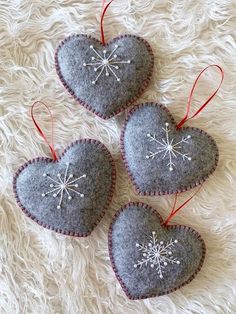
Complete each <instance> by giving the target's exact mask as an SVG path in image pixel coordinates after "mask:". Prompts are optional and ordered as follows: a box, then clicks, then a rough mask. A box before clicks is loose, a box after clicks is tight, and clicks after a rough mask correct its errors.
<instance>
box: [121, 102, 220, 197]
mask: <svg viewBox="0 0 236 314" xmlns="http://www.w3.org/2000/svg"><path fill="white" fill-rule="evenodd" d="M121 151H122V156H123V159H124V162H125V166H126V169H127V171H128V173H129V175H130V177H131V180H132V182H133V184H134V186H135V188H136V190H137V192H138V193H139V194H141V195H163V194H172V193H177V192H183V191H186V190H189V189H191V188H194V187H195V186H197V185H199V184H201V183H203V182H204V181H205V180H206V179H207V178H208V177H209V175H210V174H211V173H213V171H214V170H215V168H216V166H217V163H218V148H217V145H216V143H215V141H214V139H213V138H212V137H211V136H210V135H208V134H207V133H206V132H204V131H203V130H201V129H197V128H192V127H182V128H180V129H178V128H177V125H176V123H175V121H174V119H173V117H172V115H171V114H170V112H169V110H168V109H167V108H166V107H164V106H162V105H159V104H156V103H146V104H141V105H139V106H136V107H134V108H133V109H132V110H131V111H130V112H129V114H128V117H127V119H126V122H125V123H124V126H123V130H122V135H121Z"/></svg>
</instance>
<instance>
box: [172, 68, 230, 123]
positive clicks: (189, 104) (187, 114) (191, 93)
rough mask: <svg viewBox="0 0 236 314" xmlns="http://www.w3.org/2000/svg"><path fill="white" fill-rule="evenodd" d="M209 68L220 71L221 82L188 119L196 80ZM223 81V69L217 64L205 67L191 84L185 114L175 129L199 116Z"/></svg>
mask: <svg viewBox="0 0 236 314" xmlns="http://www.w3.org/2000/svg"><path fill="white" fill-rule="evenodd" d="M211 67H216V68H218V69H219V70H220V74H221V81H220V84H219V86H218V88H217V89H216V90H215V92H214V93H213V94H212V95H211V96H210V97H209V98H208V99H207V101H206V102H204V104H203V105H202V106H201V107H200V108H199V109H198V110H197V111H196V112H195V113H194V114H193V115H192V116H191V117H190V118H189V112H190V107H191V102H192V98H193V93H194V90H195V87H196V85H197V82H198V80H199V79H200V77H201V76H202V74H203V73H204V72H205V71H206V70H208V69H209V68H211ZM223 80H224V71H223V69H222V68H221V67H220V66H219V65H217V64H213V65H209V66H208V67H206V68H205V69H204V70H202V71H201V73H200V74H199V75H198V77H197V78H196V80H195V82H194V84H193V87H192V89H191V92H190V95H189V98H188V102H187V111H186V114H185V116H184V118H183V119H182V120H181V121H180V123H179V124H178V125H177V129H180V128H181V127H182V125H183V124H184V123H185V122H186V121H188V120H190V119H193V118H194V117H196V115H198V114H199V112H201V111H202V110H203V109H204V108H205V107H206V105H207V104H208V103H209V102H210V101H211V100H212V98H213V97H215V95H216V94H217V92H218V90H219V89H220V87H221V85H222V83H223Z"/></svg>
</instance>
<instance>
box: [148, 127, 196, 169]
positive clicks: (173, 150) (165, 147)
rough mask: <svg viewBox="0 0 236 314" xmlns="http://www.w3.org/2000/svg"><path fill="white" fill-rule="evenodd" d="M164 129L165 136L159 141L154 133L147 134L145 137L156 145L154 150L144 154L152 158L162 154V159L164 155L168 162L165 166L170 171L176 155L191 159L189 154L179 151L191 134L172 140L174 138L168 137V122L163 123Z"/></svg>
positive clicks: (173, 165) (187, 141)
mask: <svg viewBox="0 0 236 314" xmlns="http://www.w3.org/2000/svg"><path fill="white" fill-rule="evenodd" d="M162 129H163V130H164V131H165V135H166V138H165V139H163V138H162V140H161V141H159V140H158V139H157V138H156V135H151V134H149V133H148V134H147V137H148V139H149V141H150V142H156V143H157V144H158V145H157V147H156V149H157V150H156V152H149V154H148V155H147V156H146V158H147V159H154V158H155V156H156V155H158V154H162V159H165V158H166V157H167V158H169V162H168V164H167V166H168V167H169V170H170V171H172V170H173V169H174V167H175V166H176V165H175V164H174V162H173V159H175V158H177V157H178V156H181V157H182V158H183V160H189V161H190V160H191V157H189V154H185V153H182V152H181V149H182V145H181V144H183V143H185V144H188V143H189V139H190V138H191V135H187V136H183V137H182V139H181V141H179V142H176V143H175V142H174V138H172V139H170V137H169V132H170V129H169V123H165V128H162Z"/></svg>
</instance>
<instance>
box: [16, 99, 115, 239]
mask: <svg viewBox="0 0 236 314" xmlns="http://www.w3.org/2000/svg"><path fill="white" fill-rule="evenodd" d="M36 104H38V102H37V103H36ZM34 106H35V105H34ZM34 106H33V107H32V118H33V121H34V124H35V126H36V127H37V129H38V131H39V132H40V134H41V135H42V137H43V138H44V140H45V141H46V143H47V144H48V145H49V147H50V150H51V153H52V156H53V158H52V159H51V158H46V157H39V158H35V159H32V160H29V161H27V162H26V163H25V164H24V165H22V166H21V167H20V168H19V170H18V171H17V172H16V174H15V176H14V182H13V189H14V193H15V198H16V201H17V203H18V205H19V206H20V208H21V209H22V210H23V212H24V213H25V214H26V215H27V216H28V217H30V218H31V219H33V220H34V221H36V222H37V223H38V224H40V225H42V226H43V227H45V228H48V229H51V230H54V231H56V232H59V233H62V234H65V235H71V236H77V237H82V236H88V235H89V234H90V233H91V232H92V231H93V229H94V228H95V227H96V225H97V224H98V223H99V221H100V220H101V219H102V217H103V215H104V213H105V210H106V209H107V208H108V206H109V203H110V201H111V198H112V195H113V191H114V185H115V166H114V162H113V159H112V156H111V154H110V153H109V151H108V150H107V148H106V147H105V146H104V145H103V144H102V143H100V142H99V141H97V140H93V139H81V140H77V141H75V142H73V143H72V144H70V145H69V146H68V147H67V148H66V149H65V150H64V152H63V153H62V154H61V156H60V157H58V156H57V154H56V152H55V150H54V146H53V142H52V144H50V143H49V142H48V140H47V138H46V137H45V135H44V133H43V131H42V130H41V128H40V127H39V125H38V124H37V122H36V121H35V118H34V113H33V111H34ZM45 106H46V105H45ZM46 108H47V107H46ZM47 109H48V108H47ZM48 110H49V109H48ZM49 112H50V111H49ZM52 130H53V127H52ZM52 132H53V131H52ZM52 138H53V133H52ZM52 141H53V140H52Z"/></svg>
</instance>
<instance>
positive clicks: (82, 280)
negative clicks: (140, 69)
mask: <svg viewBox="0 0 236 314" xmlns="http://www.w3.org/2000/svg"><path fill="white" fill-rule="evenodd" d="M0 6H1V18H0V30H1V36H0V55H1V62H0V70H1V79H0V81H1V82H0V90H1V91H0V94H1V95H0V103H1V104H0V112H1V118H0V143H1V144H0V145H1V149H0V191H1V193H0V226H1V227H0V229H1V233H0V259H1V264H0V267H1V273H0V278H1V279H0V285H1V286H0V313H1V314H23V313H24V314H28V313H30V314H49V313H50V314H55V313H60V314H68V313H76V314H124V313H125V314H193V313H194V314H235V313H236V302H235V295H236V276H235V273H236V241H235V238H236V211H235V209H236V208H235V204H236V193H235V191H236V180H235V178H236V161H235V156H236V145H235V142H236V131H235V130H236V127H235V121H236V106H235V104H236V88H235V78H236V54H235V51H236V43H235V37H234V35H233V30H235V29H236V16H235V14H233V12H235V6H236V2H235V0H225V1H220V0H213V1H205V0H200V1H196V0H182V1H179V0H172V1H153V0H145V1H140V0H126V1H113V3H112V5H111V6H110V7H109V11H108V12H107V15H106V17H105V23H104V26H105V35H106V38H108V39H109V38H113V37H115V36H117V35H119V34H124V33H130V34H136V35H138V36H141V37H143V38H145V39H147V41H148V42H149V43H150V44H151V46H152V49H153V51H154V55H155V56H156V58H155V67H154V73H153V79H151V81H150V85H149V87H148V88H147V89H146V91H145V93H144V94H143V96H142V98H141V99H140V101H139V102H147V101H152V100H153V99H155V100H157V102H159V103H162V104H164V105H166V106H167V107H168V109H169V110H170V111H171V112H172V114H173V115H174V117H175V118H176V121H180V119H181V117H182V116H183V115H184V112H185V105H184V104H185V103H186V96H187V95H188V93H189V90H190V89H191V87H192V82H193V81H194V79H195V77H196V75H197V74H198V73H199V72H200V71H201V70H202V69H203V68H205V67H206V65H208V64H215V63H217V64H220V65H222V66H223V68H224V70H225V74H226V75H225V82H224V84H223V85H222V88H221V89H220V91H219V93H217V96H216V97H215V98H214V101H213V102H212V104H209V106H207V108H206V109H204V111H203V113H202V114H201V115H199V116H197V117H196V118H195V119H193V120H191V122H189V123H186V125H191V126H196V127H199V128H201V129H203V130H205V131H207V132H208V133H209V134H211V135H212V136H213V137H214V138H215V140H216V142H217V145H218V148H219V152H220V158H219V163H218V166H217V169H216V171H215V172H214V173H213V175H212V176H211V178H210V180H208V181H207V182H206V184H204V185H203V187H202V191H201V192H200V193H199V194H198V195H197V196H196V197H195V198H194V199H193V200H192V201H191V206H189V207H186V209H184V210H182V211H181V212H180V213H179V215H177V216H176V217H175V219H174V220H173V222H175V223H181V224H185V225H191V227H193V228H194V229H195V230H197V231H198V232H200V234H201V235H202V237H203V238H204V240H205V242H206V247H207V254H206V260H205V262H204V267H203V268H202V270H201V271H200V272H199V274H198V275H197V277H196V278H195V279H194V280H193V281H192V282H191V283H190V284H189V285H186V286H185V287H183V288H181V290H178V291H176V292H175V293H170V294H168V295H165V296H163V297H157V298H151V299H146V300H140V301H138V302H136V301H132V300H129V299H128V298H127V297H126V295H125V293H124V292H123V290H122V288H121V287H120V285H119V283H118V281H117V280H116V279H115V275H114V273H113V271H112V268H111V264H110V261H109V257H108V250H107V231H108V228H109V225H110V223H111V218H112V216H113V215H114V214H115V211H116V210H117V208H119V207H121V205H122V204H126V203H128V202H129V201H130V200H135V201H142V202H147V197H142V196H138V195H136V194H134V190H133V187H132V185H131V184H130V182H129V178H128V176H127V171H126V170H125V169H124V167H123V164H122V161H121V160H119V159H118V158H119V152H120V146H119V139H120V131H121V121H120V120H121V118H122V122H123V117H124V113H123V114H121V115H120V116H119V117H118V116H117V118H115V119H110V120H104V121H103V120H102V119H97V118H94V116H93V114H91V113H90V112H88V110H86V109H85V108H84V107H83V106H79V105H76V104H75V100H74V99H72V97H68V95H69V94H68V93H67V92H65V90H64V88H62V85H61V82H60V80H59V79H58V77H57V74H56V71H55V66H54V58H53V56H54V52H55V46H56V45H57V43H58V42H59V41H61V39H62V38H64V37H65V36H67V35H68V34H72V33H86V34H90V35H92V36H94V37H96V36H99V21H100V13H101V0H96V1H77V0H70V1H55V0H52V1H51V0H50V1H45V0H34V1H20V0H19V1H6V0H0ZM216 77H218V76H216V75H215V72H214V71H212V72H211V71H209V73H206V75H204V78H203V81H202V84H200V89H199V91H197V93H196V94H195V95H196V96H195V97H194V103H195V105H194V109H197V108H198V105H200V103H203V102H204V101H205V100H206V99H207V96H209V93H210V90H209V87H210V86H212V85H211V84H212V82H213V83H214V82H215V83H216V84H217V82H216V81H215V80H216ZM154 78H155V79H154ZM212 88H213V86H212ZM36 98H40V99H43V100H44V101H45V102H46V103H48V104H50V108H51V106H52V107H53V108H54V109H53V116H54V117H55V118H54V119H55V133H54V134H55V136H54V138H55V143H56V145H57V146H56V147H55V148H56V150H57V151H58V150H59V149H60V148H61V147H65V146H67V144H69V143H71V142H73V141H74V140H76V139H77V138H78V136H81V137H82V138H95V139H97V140H99V141H100V142H102V143H104V144H105V145H106V147H107V148H108V149H109V151H111V152H112V156H114V158H115V159H117V162H116V166H117V174H118V175H117V183H116V186H117V188H116V193H115V194H114V197H113V201H112V203H111V204H110V206H109V209H108V210H107V211H106V214H105V216H104V218H103V219H102V220H101V222H100V223H99V225H98V226H97V227H96V228H95V230H94V231H93V232H92V236H89V237H85V238H78V239H77V238H74V237H64V236H62V235H61V234H58V233H56V232H51V231H44V230H43V229H42V228H41V227H40V226H38V225H37V224H36V223H34V222H33V221H31V220H30V219H28V217H27V216H26V215H22V212H21V210H19V208H18V206H17V204H16V202H15V199H14V196H13V193H12V175H13V174H14V173H15V172H16V170H17V168H18V166H19V165H20V164H22V163H24V161H27V160H29V159H31V158H32V156H47V155H46V153H47V152H48V150H47V148H46V146H45V144H44V143H43V140H42V139H41V137H40V135H39V134H37V133H36V132H35V129H34V128H33V126H32V119H31V118H30V117H29V110H30V107H31V105H32V101H33V100H34V99H36ZM173 99H174V100H175V101H174V102H173ZM43 117H45V116H44V115H43ZM177 117H178V119H177ZM40 121H41V120H40ZM40 126H41V127H42V128H43V130H49V123H48V121H47V120H46V121H45V120H44V119H43V120H42V122H41V125H40ZM36 139H37V140H36ZM186 194H187V195H186ZM190 195H192V192H189V193H188V192H187V193H183V194H180V198H181V200H182V201H184V200H185V199H186V197H188V196H190ZM148 203H150V205H152V206H153V207H154V208H156V209H158V211H159V213H161V214H162V217H163V218H164V217H166V215H167V214H166V213H167V208H170V207H171V205H172V203H173V196H163V197H149V198H148ZM199 204H201V206H199ZM87 248H88V249H87Z"/></svg>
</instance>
